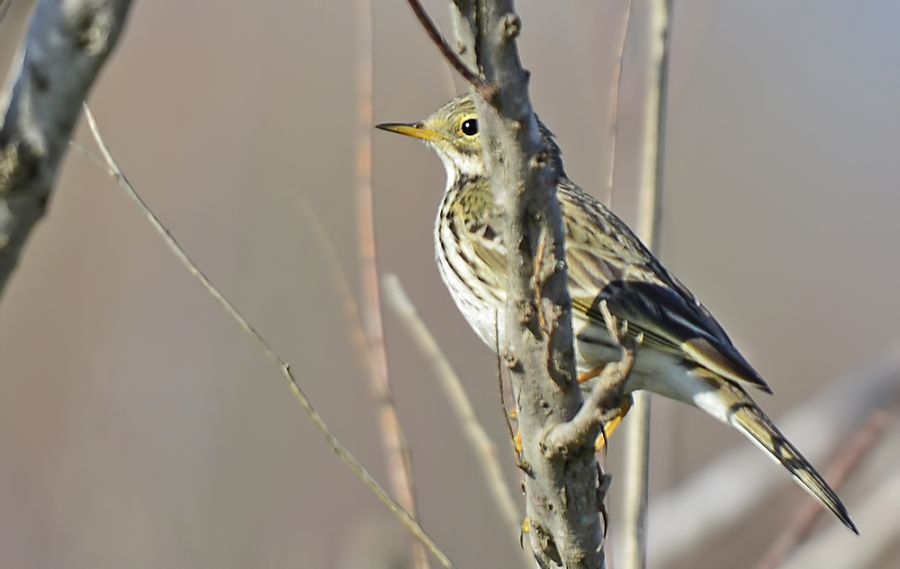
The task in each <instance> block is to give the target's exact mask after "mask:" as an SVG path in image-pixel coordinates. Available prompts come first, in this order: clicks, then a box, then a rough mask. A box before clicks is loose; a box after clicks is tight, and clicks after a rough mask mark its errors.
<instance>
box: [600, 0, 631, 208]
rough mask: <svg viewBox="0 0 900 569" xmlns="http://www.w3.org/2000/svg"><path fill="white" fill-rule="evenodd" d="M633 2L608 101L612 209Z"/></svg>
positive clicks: (628, 0) (608, 201) (609, 204)
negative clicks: (623, 78) (623, 84)
mask: <svg viewBox="0 0 900 569" xmlns="http://www.w3.org/2000/svg"><path fill="white" fill-rule="evenodd" d="M633 4H634V2H633V0H626V4H625V18H624V22H623V23H622V41H621V43H619V52H618V54H617V56H616V68H615V71H614V72H613V82H612V86H613V88H612V96H611V97H610V100H609V106H610V119H609V175H608V176H607V178H606V206H607V207H609V208H610V209H612V205H613V188H614V187H615V182H616V154H617V150H618V143H619V95H620V94H621V92H622V69H623V68H624V67H625V44H626V43H627V42H628V28H629V25H630V24H631V8H632V7H633Z"/></svg>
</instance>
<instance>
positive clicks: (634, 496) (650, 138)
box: [622, 0, 672, 569]
mask: <svg viewBox="0 0 900 569" xmlns="http://www.w3.org/2000/svg"><path fill="white" fill-rule="evenodd" d="M671 8H672V0H653V2H651V6H650V42H651V45H650V50H649V53H650V65H649V66H648V68H647V84H648V86H649V92H648V94H647V99H646V106H645V111H644V125H645V126H644V144H643V156H642V160H641V164H642V166H641V188H640V196H639V201H638V207H639V210H638V220H637V233H638V235H639V236H640V237H641V239H642V240H643V241H644V243H645V244H646V245H647V246H648V247H649V248H650V249H651V250H652V251H654V253H655V252H657V250H658V248H659V247H658V240H659V223H660V208H661V203H662V200H661V199H660V196H661V193H662V182H663V176H662V173H663V158H664V155H663V145H664V143H665V123H666V121H665V115H666V86H667V79H668V59H669V58H668V53H669V50H668V43H669V24H670V21H671ZM631 414H632V418H631V424H630V426H629V429H628V437H627V439H626V445H627V450H626V456H625V507H624V512H623V524H622V532H623V540H624V555H623V563H624V566H625V567H626V569H644V567H646V564H647V494H648V487H649V469H650V395H649V394H648V393H646V392H637V393H635V394H634V408H633V409H632V411H631Z"/></svg>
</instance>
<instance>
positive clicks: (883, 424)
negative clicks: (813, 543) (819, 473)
mask: <svg viewBox="0 0 900 569" xmlns="http://www.w3.org/2000/svg"><path fill="white" fill-rule="evenodd" d="M895 419H896V416H895V413H893V412H891V411H889V410H887V409H876V410H875V411H873V412H872V414H871V415H870V416H869V418H868V419H867V420H866V421H865V422H863V424H862V425H860V427H859V429H858V430H857V431H856V432H855V433H853V435H852V436H851V437H850V439H849V440H848V441H844V442H843V444H842V445H841V448H840V450H839V451H838V453H837V455H836V456H835V457H834V460H833V461H832V463H831V464H830V465H829V466H828V467H827V468H826V469H825V478H827V479H828V481H829V482H830V484H831V487H832V488H834V489H835V490H836V491H837V490H840V489H841V487H842V486H843V485H844V483H846V481H847V478H848V477H849V476H850V475H851V474H852V473H853V472H854V471H855V470H856V469H857V467H859V466H860V464H862V462H863V460H864V459H865V457H866V456H867V455H868V454H869V452H870V451H871V450H872V449H873V448H874V447H875V445H876V444H877V443H878V441H880V440H881V438H882V435H884V433H885V432H886V431H887V430H888V428H889V427H890V426H891V425H892V424H893V422H894V420H895ZM824 512H825V510H824V509H822V507H821V506H820V505H819V504H818V503H817V502H815V501H813V500H806V501H804V503H803V505H802V506H801V507H800V508H798V509H797V511H796V513H795V514H794V516H793V517H792V518H791V519H790V521H789V522H788V524H787V526H786V527H785V529H784V530H783V531H781V532H780V533H779V534H778V538H777V539H776V540H775V541H774V542H773V543H772V545H771V547H769V550H768V551H766V554H765V555H764V556H763V558H762V560H761V561H760V562H759V564H758V565H757V566H756V567H757V569H776V568H777V567H780V566H781V565H782V564H783V563H784V560H785V559H787V558H788V556H789V555H790V554H791V552H793V551H794V549H796V548H797V546H798V545H800V544H801V543H803V541H804V540H805V539H806V538H807V537H808V536H809V534H810V531H812V527H813V524H815V522H816V520H818V519H819V517H820V516H821V515H822V514H823V513H824Z"/></svg>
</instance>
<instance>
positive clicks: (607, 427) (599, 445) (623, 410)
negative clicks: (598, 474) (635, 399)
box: [594, 395, 631, 452]
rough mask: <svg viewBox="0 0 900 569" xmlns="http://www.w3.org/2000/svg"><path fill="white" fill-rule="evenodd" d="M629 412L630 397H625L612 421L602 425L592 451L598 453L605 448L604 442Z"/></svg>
mask: <svg viewBox="0 0 900 569" xmlns="http://www.w3.org/2000/svg"><path fill="white" fill-rule="evenodd" d="M630 410H631V396H630V395H629V396H627V397H626V398H625V401H624V402H623V403H622V406H621V407H619V409H618V411H617V412H616V414H615V415H614V416H613V418H612V419H610V420H609V421H607V422H606V423H604V424H603V431H602V432H601V433H600V436H598V437H597V440H596V441H594V450H595V451H597V452H600V451H601V450H603V448H604V447H606V441H607V440H609V438H610V437H611V436H612V434H613V433H614V432H615V431H616V429H618V428H619V425H621V424H622V419H624V418H625V415H627V414H628V412H629V411H630Z"/></svg>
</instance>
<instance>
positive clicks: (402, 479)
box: [356, 0, 428, 569]
mask: <svg viewBox="0 0 900 569" xmlns="http://www.w3.org/2000/svg"><path fill="white" fill-rule="evenodd" d="M356 7H357V41H358V42H359V43H358V46H359V49H358V62H357V66H358V77H357V81H358V85H357V89H358V91H357V93H358V100H357V113H358V114H357V121H358V122H357V148H356V152H357V156H356V204H357V215H358V217H357V228H358V232H359V255H360V259H359V262H360V276H361V279H362V306H363V323H364V327H365V332H366V340H367V342H368V346H369V354H370V358H369V360H370V365H369V367H370V373H369V377H370V379H371V387H372V392H373V394H374V396H375V399H376V403H377V405H378V415H379V417H378V419H379V424H380V426H381V438H382V444H383V446H384V451H385V455H386V458H387V469H388V476H389V477H390V483H391V488H392V489H393V493H394V496H396V497H397V501H398V502H399V503H400V505H402V506H403V507H404V509H406V511H408V512H409V513H410V514H411V515H412V516H413V517H417V508H416V499H415V490H414V487H413V474H412V467H411V465H410V459H409V449H408V447H407V443H406V437H405V436H404V434H403V430H402V427H401V426H400V420H399V418H398V416H397V408H396V406H395V404H394V398H393V394H392V393H391V385H390V380H389V375H388V363H387V354H386V351H385V345H384V326H383V324H382V317H381V291H380V290H379V282H378V259H377V256H376V244H375V213H374V207H373V197H372V124H373V123H374V121H373V112H372V106H373V104H372V101H373V69H372V68H373V53H374V42H373V33H372V5H371V0H357V2H356ZM412 547H413V551H412V555H413V561H414V566H415V567H417V568H419V569H427V567H428V557H427V555H426V554H425V550H424V549H423V548H422V546H421V544H419V543H413V545H412Z"/></svg>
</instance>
